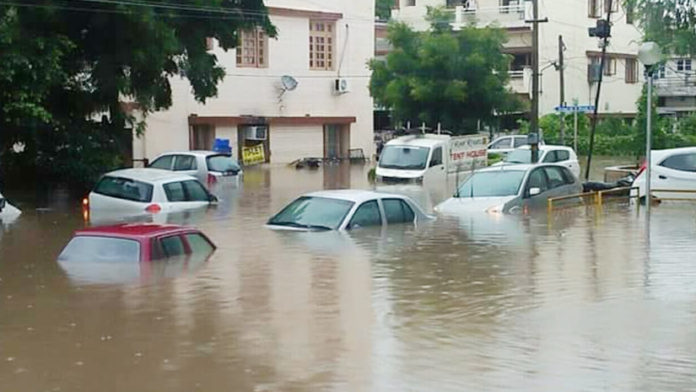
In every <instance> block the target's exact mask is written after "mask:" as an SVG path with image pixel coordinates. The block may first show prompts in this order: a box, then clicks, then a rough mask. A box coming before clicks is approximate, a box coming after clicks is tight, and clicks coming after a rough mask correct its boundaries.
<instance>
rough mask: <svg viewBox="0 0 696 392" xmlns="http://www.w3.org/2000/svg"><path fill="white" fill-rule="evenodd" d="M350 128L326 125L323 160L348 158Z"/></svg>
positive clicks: (339, 125)
mask: <svg viewBox="0 0 696 392" xmlns="http://www.w3.org/2000/svg"><path fill="white" fill-rule="evenodd" d="M349 151H350V126H349V125H341V124H328V125H325V126H324V158H327V159H344V158H348V157H349V156H350V152H349Z"/></svg>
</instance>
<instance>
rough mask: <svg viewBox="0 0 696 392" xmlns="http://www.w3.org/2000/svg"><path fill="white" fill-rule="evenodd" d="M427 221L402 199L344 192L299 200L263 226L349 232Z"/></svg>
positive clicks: (349, 190) (425, 216)
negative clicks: (364, 228) (369, 227)
mask: <svg viewBox="0 0 696 392" xmlns="http://www.w3.org/2000/svg"><path fill="white" fill-rule="evenodd" d="M431 219H433V217H431V216H429V215H427V214H426V213H425V212H423V210H422V209H421V208H420V207H419V206H418V205H417V204H416V203H415V202H414V201H413V200H411V199H409V198H408V197H406V196H402V195H396V194H389V193H380V192H374V191H364V190H352V189H347V190H332V191H321V192H313V193H308V194H305V195H303V196H300V197H299V198H297V199H295V201H293V202H292V203H290V204H288V205H287V206H286V207H285V208H283V209H282V210H281V211H280V212H279V213H278V214H276V215H275V216H273V217H272V218H271V219H269V220H268V223H267V224H266V226H267V227H268V228H271V229H274V230H294V231H321V230H353V229H357V228H360V227H368V226H382V225H388V224H397V223H409V224H417V223H420V222H424V221H427V220H431Z"/></svg>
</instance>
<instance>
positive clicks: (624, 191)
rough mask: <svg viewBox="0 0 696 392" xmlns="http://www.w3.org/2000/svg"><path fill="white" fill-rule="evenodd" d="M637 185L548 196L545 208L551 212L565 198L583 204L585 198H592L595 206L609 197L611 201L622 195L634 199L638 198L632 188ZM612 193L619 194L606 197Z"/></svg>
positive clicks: (621, 197) (620, 197)
mask: <svg viewBox="0 0 696 392" xmlns="http://www.w3.org/2000/svg"><path fill="white" fill-rule="evenodd" d="M637 189H638V187H622V188H614V189H607V190H604V191H598V192H584V193H577V194H574V195H567V196H559V197H550V198H548V200H547V201H546V203H547V204H546V209H547V211H548V212H553V211H554V210H555V209H557V208H556V205H557V204H559V202H562V201H566V200H572V199H578V201H580V202H581V203H582V204H583V205H585V204H586V203H585V199H590V198H591V199H592V204H594V205H596V206H600V207H601V206H602V205H604V204H605V203H606V202H607V201H608V199H611V200H612V201H614V200H622V199H623V198H624V197H625V198H626V200H630V199H636V198H638V196H637V194H636V196H633V190H637ZM613 194H619V195H618V196H615V197H612V198H607V196H609V195H613ZM574 206H575V205H571V206H570V207H574Z"/></svg>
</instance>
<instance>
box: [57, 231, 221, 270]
mask: <svg viewBox="0 0 696 392" xmlns="http://www.w3.org/2000/svg"><path fill="white" fill-rule="evenodd" d="M214 250H215V245H214V244H213V243H212V242H211V241H210V240H209V239H208V237H206V236H205V235H204V234H203V233H201V232H200V231H199V230H197V229H194V228H190V227H183V226H175V225H158V224H143V223H138V224H120V225H114V226H102V227H90V228H87V229H83V230H77V231H75V234H74V235H73V238H72V239H71V240H70V242H68V244H67V245H66V246H65V248H64V249H63V251H62V252H61V253H60V255H59V256H58V261H63V262H72V261H84V262H99V263H108V262H144V261H152V260H157V259H165V258H169V257H176V256H188V255H193V256H197V257H205V258H207V256H209V255H210V254H212V253H213V251H214Z"/></svg>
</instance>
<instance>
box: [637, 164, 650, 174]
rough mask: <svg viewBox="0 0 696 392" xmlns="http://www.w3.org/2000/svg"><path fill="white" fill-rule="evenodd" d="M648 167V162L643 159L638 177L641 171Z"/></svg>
mask: <svg viewBox="0 0 696 392" xmlns="http://www.w3.org/2000/svg"><path fill="white" fill-rule="evenodd" d="M647 168H648V164H647V162H646V161H643V163H641V164H640V167H639V168H638V174H636V177H638V176H639V175H640V174H641V173H643V172H644V171H645V169H647Z"/></svg>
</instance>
